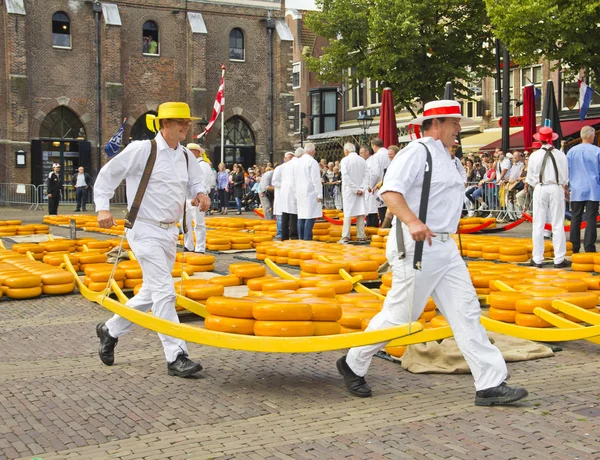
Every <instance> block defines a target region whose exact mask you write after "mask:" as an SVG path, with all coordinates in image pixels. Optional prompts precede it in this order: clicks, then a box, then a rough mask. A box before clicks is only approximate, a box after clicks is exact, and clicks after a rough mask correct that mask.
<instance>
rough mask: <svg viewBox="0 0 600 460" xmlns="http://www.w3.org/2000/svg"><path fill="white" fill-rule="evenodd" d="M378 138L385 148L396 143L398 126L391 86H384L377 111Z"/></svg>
mask: <svg viewBox="0 0 600 460" xmlns="http://www.w3.org/2000/svg"><path fill="white" fill-rule="evenodd" d="M379 138H380V139H381V140H382V141H383V146H384V147H385V148H386V149H387V148H388V147H389V146H390V145H398V127H397V126H396V113H395V112H394V98H393V97H392V88H384V89H383V95H382V100H381V111H380V112H379Z"/></svg>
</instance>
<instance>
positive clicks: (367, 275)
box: [350, 272, 379, 281]
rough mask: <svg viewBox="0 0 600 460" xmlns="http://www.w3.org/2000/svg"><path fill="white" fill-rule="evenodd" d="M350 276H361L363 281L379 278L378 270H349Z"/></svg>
mask: <svg viewBox="0 0 600 460" xmlns="http://www.w3.org/2000/svg"><path fill="white" fill-rule="evenodd" d="M350 275H351V276H359V275H360V276H362V279H363V281H373V280H377V279H379V273H378V272H350Z"/></svg>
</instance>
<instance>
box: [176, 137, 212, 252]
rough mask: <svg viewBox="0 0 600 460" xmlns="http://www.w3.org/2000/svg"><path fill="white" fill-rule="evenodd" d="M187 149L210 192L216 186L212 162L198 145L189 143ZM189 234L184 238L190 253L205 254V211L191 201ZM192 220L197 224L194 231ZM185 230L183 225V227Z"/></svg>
mask: <svg viewBox="0 0 600 460" xmlns="http://www.w3.org/2000/svg"><path fill="white" fill-rule="evenodd" d="M187 149H188V150H189V151H190V152H192V153H193V154H194V157H195V158H196V161H197V162H198V164H199V165H200V169H201V170H202V184H203V185H204V188H205V189H206V190H210V189H211V188H212V187H214V186H215V185H216V184H215V183H213V182H215V181H214V176H213V173H212V169H211V167H210V160H209V159H208V157H207V156H206V150H204V149H203V148H202V147H200V146H199V145H198V144H194V143H189V144H188V145H187ZM186 209H187V212H186V217H187V222H186V227H187V232H186V233H185V235H184V237H183V244H184V246H185V248H186V249H187V250H188V251H194V252H198V253H201V254H204V251H205V250H206V223H205V220H204V217H205V216H204V211H200V210H199V209H198V207H197V206H192V205H191V200H188V201H187V208H186ZM192 219H193V220H194V222H195V225H194V228H193V229H192ZM182 228H183V225H182ZM194 233H195V234H196V243H195V244H194Z"/></svg>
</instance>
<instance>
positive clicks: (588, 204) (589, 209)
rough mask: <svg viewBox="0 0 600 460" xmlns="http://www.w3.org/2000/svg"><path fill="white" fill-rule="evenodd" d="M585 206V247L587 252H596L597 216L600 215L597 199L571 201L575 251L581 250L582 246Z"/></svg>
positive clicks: (571, 236) (572, 236)
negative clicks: (582, 221) (582, 219)
mask: <svg viewBox="0 0 600 460" xmlns="http://www.w3.org/2000/svg"><path fill="white" fill-rule="evenodd" d="M584 208H585V214H586V217H585V223H586V227H585V235H584V237H583V248H584V249H585V252H596V218H597V217H598V202H597V201H571V213H572V214H573V215H572V216H571V235H570V240H571V243H573V252H579V249H580V248H581V218H582V216H583V209H584Z"/></svg>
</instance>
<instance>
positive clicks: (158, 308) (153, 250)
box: [106, 220, 187, 363]
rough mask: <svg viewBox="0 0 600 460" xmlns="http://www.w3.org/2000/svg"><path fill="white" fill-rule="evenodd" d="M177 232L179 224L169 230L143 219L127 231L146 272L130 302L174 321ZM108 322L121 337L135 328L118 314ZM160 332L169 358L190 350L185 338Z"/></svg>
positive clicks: (134, 306) (136, 306) (176, 317)
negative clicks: (172, 274) (140, 285)
mask: <svg viewBox="0 0 600 460" xmlns="http://www.w3.org/2000/svg"><path fill="white" fill-rule="evenodd" d="M177 235H178V230H177V227H173V228H170V229H168V230H165V229H162V228H159V227H156V226H154V225H152V224H147V223H145V222H141V221H139V220H138V221H137V222H136V223H135V225H134V227H133V228H132V229H131V230H129V231H128V232H127V241H128V242H129V245H130V246H131V249H132V250H133V253H134V254H135V256H136V257H137V259H138V261H139V263H140V267H141V268H142V272H143V273H144V284H143V285H142V288H141V289H140V291H139V292H138V294H137V295H136V296H135V297H133V298H131V299H130V300H129V301H128V302H127V303H126V305H127V306H128V307H131V308H135V309H136V310H140V311H143V312H148V311H150V309H152V314H153V315H154V316H156V317H158V318H162V319H166V320H168V321H172V322H174V323H179V317H178V316H177V312H176V311H175V288H174V287H173V278H172V276H171V271H172V270H173V264H174V263H175V253H176V248H177ZM106 326H107V327H108V333H109V334H110V335H111V336H112V337H115V338H119V337H121V336H122V335H123V334H126V333H127V332H129V331H130V330H131V329H132V328H133V323H132V322H131V321H129V320H126V319H124V318H121V317H120V316H118V315H114V316H113V317H112V318H111V319H109V320H108V321H107V322H106ZM158 336H159V337H160V340H161V341H162V345H163V348H164V351H165V357H166V359H167V362H169V363H172V362H173V361H175V360H176V359H177V356H178V355H179V354H181V353H182V352H184V353H186V354H187V346H186V343H185V342H184V341H183V340H181V339H176V338H174V337H171V336H168V335H164V334H158Z"/></svg>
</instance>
